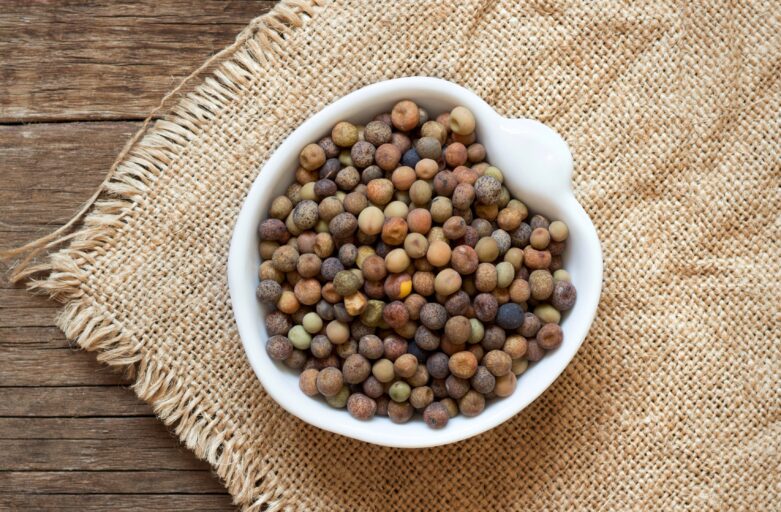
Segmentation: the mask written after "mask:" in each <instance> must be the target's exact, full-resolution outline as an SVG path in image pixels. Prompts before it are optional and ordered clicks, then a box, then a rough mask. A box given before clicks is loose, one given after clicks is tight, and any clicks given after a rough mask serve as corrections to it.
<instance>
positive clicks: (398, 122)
mask: <svg viewBox="0 0 781 512" xmlns="http://www.w3.org/2000/svg"><path fill="white" fill-rule="evenodd" d="M391 122H392V123H393V126H394V127H396V129H398V130H401V131H403V132H408V131H410V130H412V129H413V128H415V127H417V126H418V123H419V122H420V111H419V110H418V106H417V105H416V104H415V102H413V101H410V100H402V101H399V102H398V103H396V104H395V105H394V106H393V110H391Z"/></svg>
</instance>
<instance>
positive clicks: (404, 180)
mask: <svg viewBox="0 0 781 512" xmlns="http://www.w3.org/2000/svg"><path fill="white" fill-rule="evenodd" d="M417 179H418V176H417V174H415V169H413V168H412V167H408V166H406V165H405V166H401V167H398V168H397V169H396V170H395V171H393V174H392V175H391V182H392V183H393V186H394V187H396V189H397V190H409V189H410V187H411V186H412V184H413V183H415V180H417Z"/></svg>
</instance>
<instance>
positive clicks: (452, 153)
mask: <svg viewBox="0 0 781 512" xmlns="http://www.w3.org/2000/svg"><path fill="white" fill-rule="evenodd" d="M467 159H468V155H467V149H466V146H464V145H463V144H461V143H460V142H454V143H452V144H450V145H448V146H447V147H446V148H445V162H447V165H449V166H450V167H458V166H459V165H464V164H465V163H466V161H467Z"/></svg>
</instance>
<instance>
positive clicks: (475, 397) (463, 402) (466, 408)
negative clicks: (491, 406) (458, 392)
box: [458, 390, 485, 417]
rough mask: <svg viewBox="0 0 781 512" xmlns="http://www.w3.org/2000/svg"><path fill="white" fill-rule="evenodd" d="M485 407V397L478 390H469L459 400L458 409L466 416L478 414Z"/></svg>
mask: <svg viewBox="0 0 781 512" xmlns="http://www.w3.org/2000/svg"><path fill="white" fill-rule="evenodd" d="M484 409H485V397H484V396H483V395H481V394H480V393H478V392H477V391H474V390H470V391H467V393H466V395H464V396H463V397H461V399H460V400H459V401H458V410H459V412H461V414H463V415H464V416H466V417H472V416H477V415H478V414H480V413H481V412H483V410H484Z"/></svg>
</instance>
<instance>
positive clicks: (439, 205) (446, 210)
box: [430, 196, 453, 224]
mask: <svg viewBox="0 0 781 512" xmlns="http://www.w3.org/2000/svg"><path fill="white" fill-rule="evenodd" d="M430 211H431V218H432V219H433V220H434V222H438V223H440V224H442V223H443V222H445V221H446V220H447V219H449V218H450V217H452V216H453V203H452V202H451V201H450V198H449V197H442V196H437V197H435V198H434V200H433V201H431V208H430Z"/></svg>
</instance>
